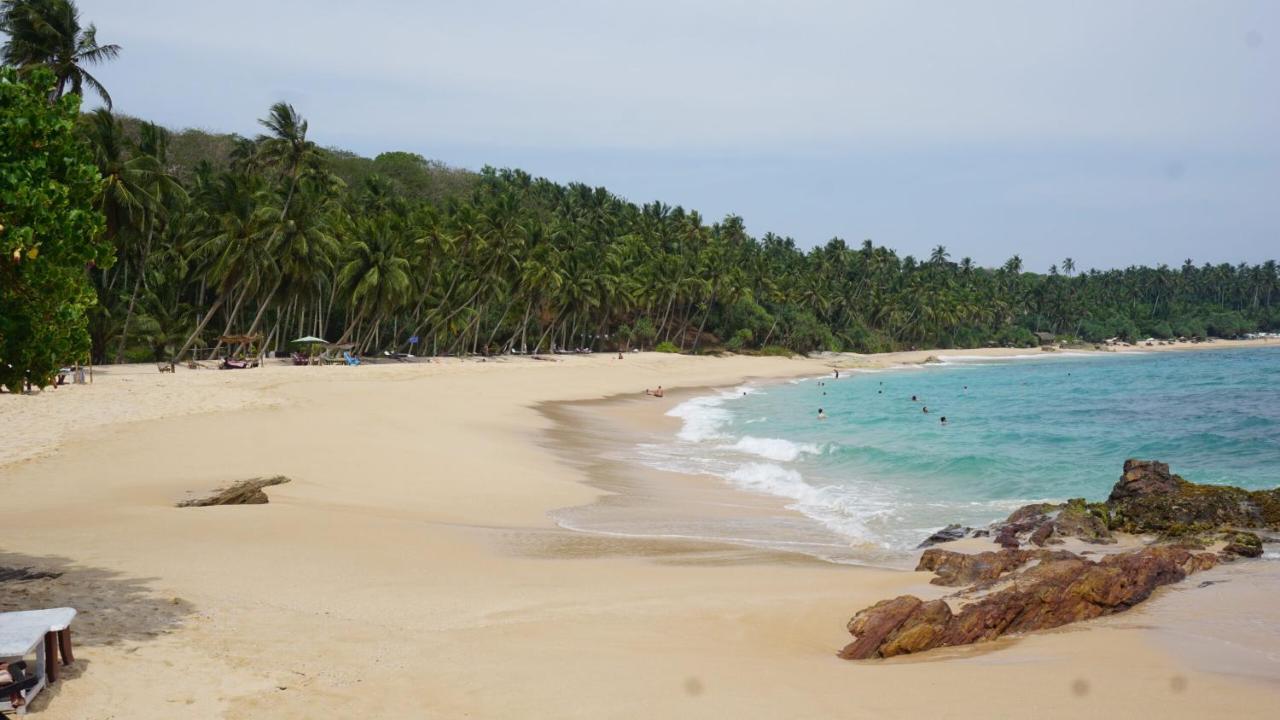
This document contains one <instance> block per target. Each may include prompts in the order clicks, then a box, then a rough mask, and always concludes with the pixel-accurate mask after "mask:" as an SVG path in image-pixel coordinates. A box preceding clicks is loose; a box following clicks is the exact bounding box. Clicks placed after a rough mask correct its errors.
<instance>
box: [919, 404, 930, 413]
mask: <svg viewBox="0 0 1280 720" xmlns="http://www.w3.org/2000/svg"><path fill="white" fill-rule="evenodd" d="M920 412H922V413H924V414H926V415H928V414H929V406H928V405H925V406H923V407H921V408H920Z"/></svg>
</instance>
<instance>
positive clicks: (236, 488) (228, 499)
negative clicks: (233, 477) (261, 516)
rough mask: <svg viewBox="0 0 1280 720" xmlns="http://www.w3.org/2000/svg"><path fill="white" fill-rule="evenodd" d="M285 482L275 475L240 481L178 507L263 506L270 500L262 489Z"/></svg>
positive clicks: (281, 477)
mask: <svg viewBox="0 0 1280 720" xmlns="http://www.w3.org/2000/svg"><path fill="white" fill-rule="evenodd" d="M287 482H289V478H287V477H285V476H283V475H276V476H275V477H269V478H253V479H251V480H241V481H239V482H237V483H234V484H232V485H229V486H227V487H225V488H222V489H220V490H217V491H215V492H214V493H213V494H212V495H209V496H207V497H202V498H192V499H190V500H183V501H182V502H180V503H178V507H209V506H210V505H265V504H266V503H268V502H270V499H269V498H268V497H267V494H266V493H265V492H263V491H262V488H264V487H270V486H272V485H283V484H284V483H287Z"/></svg>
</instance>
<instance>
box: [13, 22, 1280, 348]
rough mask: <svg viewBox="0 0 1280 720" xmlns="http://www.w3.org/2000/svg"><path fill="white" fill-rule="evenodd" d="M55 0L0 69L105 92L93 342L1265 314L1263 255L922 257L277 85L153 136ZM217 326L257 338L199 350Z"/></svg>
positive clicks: (558, 339)
mask: <svg viewBox="0 0 1280 720" xmlns="http://www.w3.org/2000/svg"><path fill="white" fill-rule="evenodd" d="M74 10H75V6H74V4H73V3H69V2H67V0H41V1H40V2H35V1H34V0H6V1H5V2H3V3H0V13H2V14H0V21H3V26H4V29H5V30H6V31H7V32H8V33H9V37H10V39H9V41H8V42H7V43H6V45H5V48H4V62H5V64H6V65H10V66H13V67H16V68H18V69H19V70H20V71H21V73H22V76H23V77H27V76H28V71H29V70H32V69H36V68H43V69H45V70H48V71H49V72H51V73H52V76H53V79H54V89H53V90H52V91H50V92H49V95H50V97H51V98H52V99H53V100H54V101H56V102H61V99H62V98H63V96H64V95H72V96H74V95H77V94H80V93H82V92H85V91H89V90H92V91H96V92H98V93H99V94H100V95H101V96H102V97H103V98H104V99H105V100H106V101H107V105H108V106H107V107H106V108H103V109H99V110H95V111H93V112H89V113H86V114H82V115H80V116H79V119H78V121H76V123H75V136H76V138H78V142H79V143H81V144H82V147H83V148H84V150H85V152H86V153H87V156H91V157H92V162H93V164H94V165H95V166H96V168H97V170H98V172H99V174H100V175H101V178H102V182H101V186H100V189H99V191H98V192H97V193H96V195H95V198H94V200H93V209H94V210H96V211H98V212H100V213H101V214H102V218H103V220H104V221H105V222H104V224H103V230H102V235H101V238H100V239H102V240H105V241H106V242H107V243H109V244H110V246H111V247H112V248H113V249H114V252H115V256H116V261H115V262H114V263H113V264H109V263H100V264H94V265H92V266H91V267H90V268H89V269H88V270H87V272H88V274H89V277H90V279H91V281H92V287H93V289H94V291H95V292H96V297H97V303H96V306H93V307H91V308H89V310H88V317H89V334H90V337H91V339H92V343H91V346H92V357H93V359H94V360H95V361H98V362H102V361H125V360H149V359H153V358H154V359H170V358H178V359H181V358H185V357H188V356H190V355H191V354H192V353H198V354H201V356H204V355H207V354H208V353H210V352H212V351H214V350H217V351H220V352H225V351H226V350H231V351H238V352H250V353H252V352H262V351H265V350H287V349H289V348H290V341H291V340H292V339H293V338H297V337H299V336H302V335H316V336H320V337H323V338H325V339H326V340H328V341H332V342H340V343H354V345H355V348H356V350H357V351H359V352H372V351H379V352H380V351H384V350H396V351H405V350H412V351H414V352H416V353H418V354H423V353H428V354H433V353H449V354H458V353H502V352H510V351H513V350H514V351H521V352H546V351H549V350H552V349H555V348H591V349H595V350H605V349H608V350H613V349H619V348H628V347H637V346H638V347H645V348H653V347H660V348H661V349H665V350H677V351H689V352H703V351H707V350H713V349H722V348H723V349H729V350H733V351H740V352H751V351H761V350H765V349H768V351H769V352H778V351H781V350H780V349H785V350H789V351H795V352H809V351H813V350H855V351H880V350H891V349H899V348H905V347H918V348H928V347H975V346H983V345H989V344H1001V345H1030V344H1033V343H1034V342H1036V338H1035V336H1034V333H1035V332H1050V333H1055V334H1057V335H1060V336H1066V337H1068V338H1076V339H1080V340H1083V341H1098V340H1102V339H1104V338H1110V337H1121V338H1127V339H1136V338H1140V337H1146V336H1155V337H1160V338H1164V337H1173V336H1202V337H1203V336H1209V335H1216V336H1234V335H1237V334H1240V333H1244V332H1249V331H1256V330H1274V329H1276V328H1278V327H1280V274H1278V273H1277V269H1276V265H1275V263H1274V262H1266V263H1264V264H1261V265H1246V264H1240V265H1228V264H1221V265H1208V264H1200V265H1198V264H1196V263H1194V262H1192V261H1191V260H1187V261H1186V262H1185V263H1184V264H1182V265H1181V266H1180V267H1175V268H1171V267H1166V266H1163V265H1161V266H1157V267H1130V268H1123V269H1109V270H1093V269H1090V270H1083V269H1081V268H1077V267H1076V265H1075V263H1074V262H1073V261H1072V260H1071V259H1070V258H1064V259H1063V260H1062V262H1061V263H1060V264H1059V265H1056V266H1055V267H1053V268H1050V269H1049V271H1048V272H1047V273H1034V272H1028V271H1027V270H1026V269H1025V268H1024V267H1023V265H1022V262H1021V260H1020V259H1019V258H1018V257H1016V256H1015V257H1013V258H1010V259H1009V260H1008V261H1007V262H1005V263H1004V264H1003V265H1001V266H999V267H994V268H989V267H980V266H978V265H976V264H975V263H973V262H972V261H971V260H970V259H969V258H965V257H961V258H955V257H953V256H952V254H951V253H950V252H948V250H947V249H946V248H945V247H944V245H943V244H941V243H945V241H946V239H945V238H939V243H940V244H939V245H938V246H937V247H936V248H935V249H934V250H933V252H932V253H931V254H930V255H929V257H925V258H915V257H911V256H899V255H898V254H897V253H895V252H894V251H893V250H891V249H889V248H888V247H884V246H879V245H876V244H874V243H873V242H871V241H869V240H867V241H862V242H859V243H854V244H853V245H850V244H847V243H846V242H845V241H843V240H841V239H838V238H836V239H832V240H830V241H828V242H826V243H824V244H822V245H820V246H818V247H815V248H812V249H807V248H802V247H800V246H799V245H798V244H797V243H796V242H795V241H794V240H792V239H791V238H789V237H786V236H783V235H776V234H774V233H772V232H769V233H765V234H763V235H760V236H753V235H751V234H749V233H748V232H747V228H746V227H745V226H744V223H743V220H742V219H741V218H739V217H736V216H729V217H725V218H717V219H705V218H703V217H702V216H701V215H699V214H698V213H697V212H696V211H695V210H692V209H686V208H683V207H680V206H678V205H676V206H671V205H667V204H664V203H663V202H659V201H654V202H647V203H645V204H636V203H634V202H629V201H628V200H626V199H623V198H621V197H618V196H617V195H614V194H613V193H611V192H609V191H608V190H606V189H604V188H598V187H589V186H586V185H581V184H569V185H561V184H557V183H554V182H551V181H548V180H545V179H541V178H537V177H534V176H533V175H530V174H528V173H526V172H524V171H521V170H497V169H493V168H485V169H483V170H482V171H480V172H479V173H475V172H470V171H466V170H460V169H456V168H451V167H447V166H445V165H443V164H441V163H438V162H433V161H430V160H426V159H424V158H422V157H420V156H418V155H415V154H412V153H405V152H388V153H383V154H381V155H379V156H377V157H376V158H373V159H368V158H363V157H359V156H358V155H355V154H353V153H350V152H345V151H342V150H339V149H326V148H322V147H319V146H317V145H316V144H315V143H314V142H313V140H312V139H311V138H312V134H311V129H310V128H309V126H308V123H307V122H306V120H304V119H303V118H302V117H301V116H300V115H299V114H298V113H297V112H296V110H295V109H294V108H293V107H292V106H290V105H288V104H284V103H278V104H276V105H274V106H272V107H271V108H269V109H267V111H266V113H265V115H264V117H263V118H262V119H261V120H260V121H259V122H260V125H261V128H262V132H261V134H260V135H258V136H256V137H253V138H246V137H238V136H234V135H226V134H217V133H212V132H206V131H201V130H182V131H177V132H171V131H169V130H166V129H164V128H161V127H158V126H156V125H153V124H151V123H148V122H146V121H145V120H140V119H136V118H131V117H126V116H123V115H117V114H115V113H113V111H112V110H111V109H110V98H109V96H108V95H107V94H106V90H105V88H102V87H101V85H100V84H99V83H98V82H97V80H96V79H94V78H93V77H92V76H91V75H89V74H88V72H87V71H86V70H85V67H86V66H87V65H89V64H92V63H94V62H101V61H105V60H109V59H111V58H112V57H114V56H115V54H116V53H118V52H119V48H118V47H116V46H113V45H102V44H99V43H98V42H97V40H96V35H95V31H94V30H93V28H92V26H88V27H84V28H82V27H81V25H80V24H79V18H78V14H76V13H75V11H74ZM42 13H43V14H42ZM50 13H52V14H50ZM68 13H70V14H68ZM50 27H53V28H54V29H55V30H57V32H55V33H50V31H49V29H50ZM18 77H19V76H18V75H15V76H13V78H12V79H10V80H9V82H18V81H19V80H17V78H18ZM4 112H6V113H12V112H20V110H17V109H11V108H5V110H4ZM426 140H428V139H424V142H425V141H426ZM5 212H8V211H7V210H5ZM3 219H4V221H5V223H6V224H9V223H10V222H11V220H10V219H9V218H8V217H5V218H3ZM1210 240H1211V239H1209V238H1206V242H1209V241H1210ZM1215 240H1216V239H1215ZM1035 241H1036V239H1035V238H1027V242H1028V243H1034V242H1035ZM1063 254H1064V255H1067V254H1069V252H1067V251H1064V253H1063ZM236 334H238V335H251V336H252V335H258V336H261V340H260V341H259V342H256V343H252V346H249V344H246V345H243V346H237V347H234V348H226V349H224V348H222V347H221V346H220V344H219V342H218V340H217V338H218V337H220V336H224V335H236ZM412 338H418V342H417V343H411V339H412ZM74 359H76V358H62V359H61V361H63V362H69V361H71V360H74Z"/></svg>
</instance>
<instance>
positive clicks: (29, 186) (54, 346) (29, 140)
mask: <svg viewBox="0 0 1280 720" xmlns="http://www.w3.org/2000/svg"><path fill="white" fill-rule="evenodd" d="M53 87H54V76H53V73H51V72H49V71H48V70H44V69H39V70H36V71H35V72H32V73H30V74H29V75H26V76H19V74H18V72H17V71H16V70H13V69H10V68H0V108H3V111H2V112H0V385H4V386H6V387H8V388H9V390H10V391H11V392H17V391H19V390H21V389H22V386H23V383H24V382H30V383H31V384H32V385H36V386H41V387H43V386H46V385H48V384H49V383H50V382H52V380H53V377H54V375H55V374H56V373H57V371H58V368H59V367H60V366H62V365H63V364H66V363H70V362H74V361H76V360H84V359H87V358H88V355H89V329H88V320H87V318H86V316H85V312H86V310H87V309H88V308H89V307H91V306H92V305H93V304H94V303H95V302H96V301H97V295H96V294H95V293H94V289H93V286H92V285H91V284H90V283H89V278H88V274H87V273H86V272H85V267H86V266H91V265H97V266H98V267H107V266H109V265H110V264H111V263H112V262H113V261H114V260H115V256H114V254H113V252H112V247H111V245H110V244H109V243H107V242H105V241H104V240H103V239H102V229H103V227H104V224H105V221H104V219H103V216H102V213H100V212H98V210H97V209H96V207H95V202H96V201H95V196H96V195H97V194H98V190H99V188H100V187H101V186H102V178H101V176H100V175H99V174H98V169H97V167H96V166H95V165H94V164H93V158H92V156H91V155H90V153H89V149H88V148H87V147H86V146H84V145H83V144H81V143H80V142H79V141H78V140H77V139H76V136H75V132H74V128H75V123H76V118H77V117H78V115H79V108H80V97H79V96H78V95H75V94H68V95H65V96H63V97H62V99H60V100H58V101H57V102H55V103H50V102H49V97H50V96H51V95H52V92H53Z"/></svg>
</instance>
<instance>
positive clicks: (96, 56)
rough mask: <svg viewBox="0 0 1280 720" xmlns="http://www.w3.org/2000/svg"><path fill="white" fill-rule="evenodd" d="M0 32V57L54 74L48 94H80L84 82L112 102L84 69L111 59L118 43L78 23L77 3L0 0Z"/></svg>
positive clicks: (6, 63) (5, 60)
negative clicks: (102, 41)
mask: <svg viewBox="0 0 1280 720" xmlns="http://www.w3.org/2000/svg"><path fill="white" fill-rule="evenodd" d="M0 32H3V33H5V34H6V35H8V36H9V39H8V41H7V42H5V44H4V47H3V48H0V61H3V62H4V64H5V65H12V66H15V67H19V68H30V67H47V68H49V69H50V70H52V71H53V73H54V75H55V76H56V77H57V83H56V84H55V85H54V90H53V99H55V100H56V99H58V98H60V97H62V95H63V94H64V93H66V92H67V90H68V88H69V89H70V90H71V92H73V93H75V94H76V95H84V86H86V85H88V86H89V88H90V89H92V90H93V91H94V92H96V93H98V95H100V96H101V97H102V100H103V102H105V103H106V105H107V107H108V108H110V107H111V95H109V94H108V93H107V89H106V88H105V87H103V86H102V83H100V82H98V79H97V78H95V77H94V76H93V75H90V74H89V71H88V70H86V69H85V66H87V65H96V64H98V63H100V62H104V61H106V60H113V59H115V58H116V56H118V55H119V54H120V46H119V45H114V44H107V45H99V44H98V37H97V36H98V30H97V28H95V27H94V26H93V24H92V23H90V24H89V26H88V27H83V28H82V27H81V26H80V9H79V8H77V7H76V4H75V2H74V1H73V0H0Z"/></svg>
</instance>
